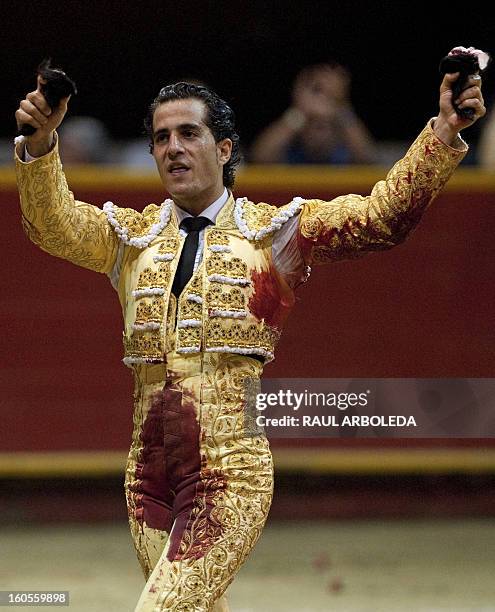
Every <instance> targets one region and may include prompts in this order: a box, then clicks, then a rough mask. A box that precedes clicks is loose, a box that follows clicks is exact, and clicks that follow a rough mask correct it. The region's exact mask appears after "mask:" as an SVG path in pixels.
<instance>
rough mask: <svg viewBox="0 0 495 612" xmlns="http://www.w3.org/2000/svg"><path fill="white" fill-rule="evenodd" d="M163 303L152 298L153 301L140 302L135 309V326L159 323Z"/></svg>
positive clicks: (144, 300) (162, 313)
mask: <svg viewBox="0 0 495 612" xmlns="http://www.w3.org/2000/svg"><path fill="white" fill-rule="evenodd" d="M163 315H164V303H163V300H161V299H158V298H154V299H153V300H151V301H150V300H146V299H142V300H140V302H139V304H138V306H137V309H136V323H135V324H136V325H145V324H146V323H160V324H161V322H162V321H163Z"/></svg>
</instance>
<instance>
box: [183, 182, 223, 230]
mask: <svg viewBox="0 0 495 612" xmlns="http://www.w3.org/2000/svg"><path fill="white" fill-rule="evenodd" d="M228 199H229V192H228V191H227V188H226V187H224V189H223V193H222V195H221V196H220V197H219V198H218V199H217V200H215V201H214V202H213V203H212V204H210V205H209V206H208V208H205V210H203V212H202V213H201V216H202V217H206V218H207V219H209V220H210V221H211V222H212V223H213V224H215V220H216V218H217V216H218V213H219V212H220V211H221V210H222V208H223V206H224V205H225V203H226V202H227V200H228ZM174 209H175V214H176V216H177V222H178V224H179V225H180V223H181V221H182V220H183V219H185V218H186V217H192V216H193V215H191V214H190V213H188V212H187V211H186V210H184V209H183V208H180V206H177V204H176V203H175V202H174Z"/></svg>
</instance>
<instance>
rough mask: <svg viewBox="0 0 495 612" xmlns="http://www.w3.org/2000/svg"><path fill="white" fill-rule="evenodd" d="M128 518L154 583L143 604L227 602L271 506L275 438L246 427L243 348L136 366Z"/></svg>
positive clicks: (196, 607) (145, 611) (170, 606)
mask: <svg viewBox="0 0 495 612" xmlns="http://www.w3.org/2000/svg"><path fill="white" fill-rule="evenodd" d="M133 369H134V374H135V394H134V403H135V405H134V431H133V437H132V445H131V449H130V452H129V458H128V462H127V468H126V479H125V490H126V499H127V506H128V513H129V523H130V527H131V532H132V537H133V540H134V545H135V548H136V552H137V556H138V559H139V562H140V564H141V566H142V569H143V572H144V575H145V578H146V580H147V583H146V586H145V588H144V590H143V592H142V594H141V597H140V599H139V602H138V604H137V607H136V612H138V611H139V612H151V611H153V612H161V611H165V610H170V611H172V610H173V611H174V612H202V611H205V612H206V611H215V612H216V611H220V610H222V611H223V610H228V608H227V606H226V601H225V598H224V597H222V595H223V593H224V591H225V590H226V588H227V586H228V585H229V584H230V582H231V581H232V580H233V578H234V575H235V573H236V572H237V571H238V570H239V568H240V566H241V565H242V563H243V562H244V560H245V559H246V557H247V555H248V554H249V552H250V551H251V549H252V548H253V546H254V544H255V543H256V541H257V539H258V537H259V535H260V533H261V530H262V528H263V525H264V524H265V521H266V518H267V515H268V511H269V508H270V504H271V500H272V492H273V465H272V458H271V453H270V449H269V445H268V441H267V440H266V438H265V437H264V435H262V434H260V433H259V432H255V431H254V432H253V430H252V429H250V428H249V427H247V418H246V412H245V405H244V401H245V382H244V381H245V379H246V377H249V378H255V379H256V378H259V376H260V375H261V371H262V365H261V363H260V362H258V361H257V360H255V359H253V358H251V357H247V356H244V355H235V354H225V353H215V352H211V353H200V354H179V353H176V352H175V351H174V352H169V353H168V354H167V360H166V363H164V364H158V365H141V364H137V365H135V366H134V368H133Z"/></svg>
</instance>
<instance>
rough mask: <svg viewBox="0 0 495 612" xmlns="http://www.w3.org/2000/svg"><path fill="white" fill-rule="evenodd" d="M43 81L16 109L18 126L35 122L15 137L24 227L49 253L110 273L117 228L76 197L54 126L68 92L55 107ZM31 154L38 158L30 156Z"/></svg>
mask: <svg viewBox="0 0 495 612" xmlns="http://www.w3.org/2000/svg"><path fill="white" fill-rule="evenodd" d="M40 84H41V80H40V78H39V77H38V88H37V89H36V90H35V91H32V92H30V93H29V94H28V95H27V96H26V98H25V99H24V100H22V102H21V103H20V106H19V108H18V110H17V111H16V121H17V124H18V126H20V125H22V124H25V123H27V124H29V125H32V126H33V127H35V128H37V129H36V132H35V133H34V134H32V135H31V136H27V137H21V138H19V139H17V144H16V151H15V158H16V174H17V184H18V188H19V194H20V201H21V212H22V223H23V227H24V230H25V231H26V234H27V235H28V237H29V238H30V240H31V241H32V242H34V243H35V244H36V245H38V246H39V247H40V248H42V249H43V250H44V251H47V252H48V253H50V254H51V255H54V256H56V257H61V258H63V259H67V260H68V261H71V262H72V263H75V264H77V265H79V266H83V267H85V268H89V269H90V270H94V271H96V272H103V273H109V272H110V271H111V270H112V267H113V265H114V262H115V259H116V256H117V252H118V239H117V237H116V235H115V232H114V231H113V229H112V228H111V226H110V224H109V223H108V221H107V217H106V215H105V213H104V212H103V211H102V210H101V209H99V208H98V207H96V206H92V205H90V204H86V203H84V202H79V201H77V200H75V199H74V196H73V194H72V192H71V191H69V188H68V186H67V181H66V179H65V175H64V173H63V170H62V163H61V161H60V157H59V155H58V141H57V135H56V133H55V130H56V128H57V127H58V126H59V125H60V124H61V122H62V120H63V118H64V116H65V113H66V112H67V103H68V100H69V98H63V99H62V100H61V102H60V105H59V106H58V107H57V108H55V109H53V110H52V109H50V107H49V106H48V104H47V102H46V100H45V98H44V96H43V94H42V93H41V91H40ZM26 151H27V154H28V155H27V156H26ZM31 156H32V157H34V158H36V159H34V160H33V161H28V159H31Z"/></svg>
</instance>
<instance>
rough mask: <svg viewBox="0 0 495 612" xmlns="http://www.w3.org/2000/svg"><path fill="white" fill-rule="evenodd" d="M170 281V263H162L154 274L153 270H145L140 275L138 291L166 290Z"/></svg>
mask: <svg viewBox="0 0 495 612" xmlns="http://www.w3.org/2000/svg"><path fill="white" fill-rule="evenodd" d="M169 280H170V266H169V265H168V263H161V264H160V265H159V266H158V270H156V272H154V271H153V270H152V269H151V268H145V269H144V270H143V271H142V272H141V274H140V275H139V280H138V284H137V287H136V289H137V290H142V289H153V288H164V287H166V286H167V284H168V282H169Z"/></svg>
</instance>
